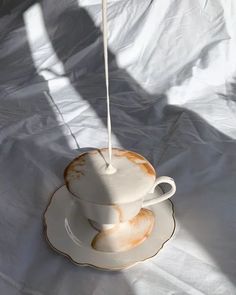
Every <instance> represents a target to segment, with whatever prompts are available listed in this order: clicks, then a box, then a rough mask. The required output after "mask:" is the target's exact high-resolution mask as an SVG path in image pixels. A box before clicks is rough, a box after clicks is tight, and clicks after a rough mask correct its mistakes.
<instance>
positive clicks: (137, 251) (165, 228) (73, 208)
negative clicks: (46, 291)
mask: <svg viewBox="0 0 236 295" xmlns="http://www.w3.org/2000/svg"><path fill="white" fill-rule="evenodd" d="M154 193H155V194H156V195H157V196H160V195H161V194H162V191H161V190H160V188H159V187H157V188H156V190H155V192H154ZM148 209H149V210H151V211H152V213H153V215H154V217H155V220H154V225H153V229H152V231H151V233H150V234H149V236H148V237H147V238H146V239H145V240H144V241H143V242H142V243H141V244H139V245H137V246H136V247H134V248H132V249H129V250H127V251H122V252H104V251H98V250H96V249H94V248H93V247H92V242H93V240H94V238H95V237H96V235H97V234H98V231H97V230H95V229H94V228H93V227H92V226H91V223H90V222H89V221H88V220H87V219H86V218H85V217H84V216H83V214H82V212H81V208H80V206H79V205H78V203H76V202H75V201H74V199H73V198H72V196H71V194H70V192H68V190H67V188H66V186H65V185H64V186H62V187H60V188H59V189H58V190H57V191H56V192H55V193H54V194H53V196H52V198H51V200H50V202H49V204H48V207H47V209H46V211H45V214H44V225H45V233H46V238H47V240H48V242H49V244H50V246H51V247H52V248H53V249H54V250H55V251H57V252H59V253H61V254H63V255H65V256H66V257H68V258H70V259H71V261H72V262H74V263H76V264H78V265H88V266H92V267H96V268H100V269H104V270H121V269H124V268H128V267H130V266H132V265H134V264H136V263H137V262H140V261H143V260H146V259H148V258H151V257H153V256H155V255H156V254H157V253H158V252H159V250H160V249H161V248H162V247H163V245H164V244H165V242H166V241H168V240H169V239H170V237H171V236H172V235H173V233H174V229H175V220H174V211H173V204H172V202H171V201H169V200H167V201H164V202H162V203H159V204H155V205H152V206H149V207H148Z"/></svg>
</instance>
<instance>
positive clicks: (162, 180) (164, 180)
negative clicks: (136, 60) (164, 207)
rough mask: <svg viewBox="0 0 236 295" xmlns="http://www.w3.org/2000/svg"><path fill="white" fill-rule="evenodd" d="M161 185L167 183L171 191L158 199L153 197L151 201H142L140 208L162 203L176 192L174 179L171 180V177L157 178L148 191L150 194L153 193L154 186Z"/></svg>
mask: <svg viewBox="0 0 236 295" xmlns="http://www.w3.org/2000/svg"><path fill="white" fill-rule="evenodd" d="M161 183H169V184H170V185H171V189H170V190H169V191H168V192H167V193H165V194H163V195H161V196H160V197H154V198H153V199H151V200H147V201H144V202H143V206H142V207H146V206H150V205H154V204H156V203H160V202H163V201H165V200H167V199H169V198H170V197H172V196H173V195H174V193H175V192H176V185H175V182H174V179H172V178H171V177H168V176H160V177H158V178H157V179H156V181H155V183H154V185H153V187H152V189H151V191H150V194H152V193H154V191H155V188H156V186H157V185H159V184H161Z"/></svg>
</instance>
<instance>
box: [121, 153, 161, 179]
mask: <svg viewBox="0 0 236 295" xmlns="http://www.w3.org/2000/svg"><path fill="white" fill-rule="evenodd" d="M116 155H117V156H118V157H122V156H124V157H126V158H127V159H128V160H130V161H131V162H133V163H135V164H137V165H139V166H140V168H141V169H142V170H143V171H144V172H146V173H148V174H149V175H152V176H156V171H155V169H154V168H153V167H152V165H151V164H150V163H149V162H148V161H147V160H146V159H145V158H144V157H143V156H141V155H139V154H137V153H135V152H132V151H121V150H119V151H118V152H117V154H116ZM140 160H141V161H143V162H144V163H139V161H140Z"/></svg>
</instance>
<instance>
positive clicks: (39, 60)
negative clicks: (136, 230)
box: [0, 0, 236, 295]
mask: <svg viewBox="0 0 236 295" xmlns="http://www.w3.org/2000/svg"><path fill="white" fill-rule="evenodd" d="M2 2H3V4H2V6H1V7H0V205H1V206H0V232H1V234H0V293H1V294H6V295H16V294H21V295H23V294H27V295H28V294H29V295H49V294H50V295H54V294H55V295H56V294H57V295H65V294H70V295H75V294H76V295H77V294H84V295H86V294H89V295H92V294H95V295H100V294H113V295H116V294H117V295H118V294H137V295H144V294H145V295H146V294H163V295H167V294H214V295H218V294H227V295H228V294H236V258H235V249H236V234H235V233H236V215H235V209H236V196H235V179H236V153H235V151H236V80H235V76H236V41H235V40H236V38H235V37H236V19H235V15H236V5H235V1H233V0H228V1H223V0H221V1H220V0H208V1H207V0H196V1H190V0H181V1H180V0H172V1H168V0H167V1H166V0H139V1H138V0H133V1H131V0H129V1H122V0H110V1H108V2H109V5H108V19H109V70H110V95H111V115H112V140H113V145H114V146H116V147H122V148H125V149H130V150H134V151H136V152H139V153H141V154H142V155H144V156H145V157H146V158H147V159H148V160H149V161H150V162H151V163H152V164H153V165H154V167H155V168H156V169H157V171H158V174H159V175H169V176H171V177H173V178H174V179H175V180H176V185H177V192H176V195H175V196H174V197H173V202H174V207H175V218H176V230H175V234H174V236H173V237H172V239H171V240H170V241H169V242H168V243H167V244H165V246H164V248H163V249H162V250H161V251H160V252H159V253H158V255H156V256H155V257H154V258H152V259H151V260H148V261H146V262H143V263H140V264H137V265H136V266H134V267H133V268H131V269H128V270H124V271H120V272H103V271H98V270H95V269H91V268H88V267H78V266H75V265H73V264H72V263H71V262H70V261H69V260H67V259H66V258H65V257H62V256H60V255H59V254H57V253H54V252H53V251H52V250H51V249H50V248H49V246H48V244H47V243H46V241H45V237H44V233H43V226H42V216H43V213H44V210H45V208H46V206H47V204H48V201H49V199H50V196H51V194H52V193H53V192H54V191H55V189H56V188H58V187H59V186H60V185H62V184H63V170H64V168H65V166H66V165H67V164H68V163H69V162H70V160H71V159H72V158H73V157H75V156H76V155H78V154H79V153H80V152H81V151H83V150H84V148H87V147H104V146H106V145H107V130H106V97H105V80H104V65H103V48H102V33H101V3H100V1H98V0H80V1H74V0H68V1H63V0H57V1H56V0H51V1H44V0H43V1H38V2H36V1H21V3H20V1H2Z"/></svg>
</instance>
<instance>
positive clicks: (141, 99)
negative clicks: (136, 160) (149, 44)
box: [9, 1, 234, 294]
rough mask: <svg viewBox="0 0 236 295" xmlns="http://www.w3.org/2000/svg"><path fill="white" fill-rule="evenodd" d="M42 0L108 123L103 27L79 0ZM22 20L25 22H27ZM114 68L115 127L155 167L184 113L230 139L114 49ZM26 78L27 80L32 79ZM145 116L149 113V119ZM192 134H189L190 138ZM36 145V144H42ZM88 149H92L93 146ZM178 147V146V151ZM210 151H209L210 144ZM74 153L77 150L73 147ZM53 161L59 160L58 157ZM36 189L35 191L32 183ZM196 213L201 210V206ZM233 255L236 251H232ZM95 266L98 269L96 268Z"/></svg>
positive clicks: (61, 47) (74, 75) (65, 53)
mask: <svg viewBox="0 0 236 295" xmlns="http://www.w3.org/2000/svg"><path fill="white" fill-rule="evenodd" d="M28 3H30V4H33V3H36V1H29V2H28ZM39 3H40V5H41V8H42V12H43V17H44V22H45V26H46V28H47V31H48V35H49V37H50V42H51V44H52V46H53V48H54V50H55V52H56V54H57V56H58V57H59V59H60V61H62V62H63V65H64V70H65V73H66V76H67V77H68V78H69V79H70V81H71V84H72V85H73V87H74V88H75V89H76V90H77V92H78V95H79V96H80V97H81V98H83V99H84V100H86V101H88V102H89V104H90V105H91V106H92V107H93V109H94V110H95V112H96V114H97V116H98V117H99V118H100V119H102V121H103V122H104V125H106V105H105V102H106V100H105V86H104V85H105V80H104V66H103V48H102V38H101V32H100V30H99V28H97V27H96V26H95V25H94V22H93V20H92V19H91V17H90V16H89V14H88V12H87V11H86V10H85V9H83V8H80V7H78V5H77V3H75V2H74V1H67V2H66V3H63V5H62V7H61V9H58V10H57V11H54V5H58V4H57V3H56V2H55V1H49V2H46V1H42V2H39ZM26 8H27V7H26ZM26 8H25V9H26ZM9 9H10V8H9ZM150 9H151V6H150ZM22 13H24V11H22ZM20 25H21V26H23V24H22V23H21V24H20ZM25 38H26V34H25ZM26 44H27V43H26ZM85 48H86V50H87V49H88V48H89V50H88V51H87V54H84V55H81V56H80V58H78V61H77V63H76V64H72V63H71V62H70V58H71V57H72V56H73V55H76V54H78V53H79V52H82V51H83V50H84V49H85ZM22 50H23V51H24V54H25V55H26V56H27V57H28V58H29V59H30V56H31V53H30V50H29V48H27V46H25V47H24V48H23V49H22ZM28 64H29V63H28ZM109 70H110V84H111V86H110V92H111V114H112V128H113V129H112V132H113V134H115V136H116V137H117V138H118V140H119V142H120V144H121V145H122V147H123V148H125V149H129V150H135V151H137V152H139V153H141V154H143V155H144V156H145V157H147V158H148V159H149V160H150V162H151V163H153V165H154V166H155V168H156V166H157V164H158V163H159V165H160V166H164V161H167V160H168V153H169V151H170V149H171V150H172V151H173V146H170V148H169V144H172V145H174V144H176V142H178V139H176V138H175V134H176V131H179V130H181V128H182V126H181V123H182V119H183V117H185V118H186V117H188V118H189V119H190V120H191V121H192V122H194V126H195V127H196V129H197V128H205V129H206V130H209V132H211V133H214V134H217V138H218V140H219V139H222V140H226V139H227V140H230V138H228V137H227V136H226V135H224V134H222V133H220V132H219V131H218V130H216V129H215V128H214V127H212V126H210V125H209V124H208V123H207V122H206V121H204V120H203V119H202V118H201V117H200V116H198V115H197V114H195V113H194V112H192V111H189V110H186V109H184V108H181V107H176V106H169V105H167V99H166V96H165V95H160V94H156V95H150V94H149V93H147V92H146V91H145V90H144V89H143V88H142V87H141V86H140V85H139V84H138V83H137V82H136V81H135V80H134V79H133V78H132V77H131V76H130V75H129V74H128V73H127V72H126V71H125V70H123V69H120V68H119V67H118V65H117V63H116V59H115V55H114V54H113V53H112V52H111V51H110V50H109ZM27 71H29V72H32V71H33V72H35V68H34V66H33V61H31V64H30V68H29V69H28V70H27ZM23 82H24V83H27V79H26V81H23ZM44 82H45V88H47V86H46V85H47V82H46V81H44ZM121 91H122V92H121ZM42 99H44V108H47V109H48V110H47V111H48V113H47V115H48V116H51V117H52V118H55V115H54V113H53V111H52V110H51V111H50V105H49V104H48V101H47V100H46V99H45V97H44V98H42ZM28 103H29V104H30V105H31V104H32V105H33V101H30V99H29V101H27V104H28ZM31 111H33V112H34V111H35V105H34V107H32V110H31ZM121 118H122V119H121ZM144 118H146V119H145V120H144ZM55 120H56V119H55ZM157 126H159V128H157ZM42 131H43V130H42ZM204 136H205V138H204V139H205V140H206V142H208V141H209V137H208V134H207V133H206V134H205V135H204ZM187 140H190V139H189V138H187ZM60 144H61V146H63V145H64V146H65V150H69V147H68V144H67V141H66V140H65V139H64V140H62V141H60ZM190 144H191V140H190ZM66 147H67V148H66ZM35 148H36V149H37V147H35ZM85 150H86V151H87V150H88V149H85ZM154 150H155V152H154ZM83 151H84V150H82V149H80V150H79V151H77V153H80V152H83ZM49 152H51V151H49ZM178 152H179V151H178V148H177V149H176V154H177V153H178ZM202 152H203V153H205V152H206V151H205V149H203V150H202ZM208 152H209V153H210V151H209V150H208ZM28 153H29V151H28ZM72 154H75V153H74V151H73V153H72ZM25 156H26V157H28V156H29V154H26V155H25ZM34 156H36V157H37V155H35V153H34V155H33V154H31V155H30V157H31V158H32V157H34ZM59 156H60V154H59V155H58V158H57V161H59ZM23 157H24V156H23ZM46 158H47V156H45V159H46ZM23 160H24V158H22V161H23ZM19 161H21V160H19ZM68 161H69V159H68V158H64V160H63V161H61V164H59V166H57V169H56V168H55V173H56V175H59V174H62V171H63V168H64V167H65V164H66V163H68ZM51 164H52V165H54V164H53V161H52V162H51ZM177 165H180V163H177ZM181 165H182V164H181ZM199 165H200V166H201V168H204V167H205V165H207V164H206V163H204V161H202V162H201V163H200V164H199ZM58 167H60V168H61V170H60V171H59V170H58ZM13 169H15V166H12V167H10V168H9V173H10V171H11V170H13ZM181 169H183V168H181ZM171 176H173V178H175V179H176V181H177V187H178V180H179V179H180V178H181V176H180V175H179V171H178V169H176V168H174V167H172V175H171ZM32 183H34V184H35V187H38V185H39V183H38V179H37V183H36V180H33V179H32ZM182 183H183V182H182ZM15 185H16V187H20V182H19V183H17V184H16V183H15ZM42 186H46V187H47V184H46V183H45V180H44V182H43V183H42ZM32 191H34V189H33V188H32ZM178 191H179V192H181V191H182V188H181V187H178ZM177 198H178V199H179V200H180V201H181V195H180V193H179V194H178V193H177ZM177 198H176V199H177ZM195 213H196V214H197V212H195ZM215 218H216V219H217V218H218V216H215ZM182 222H183V224H182V225H181V226H183V227H184V228H186V229H187V230H188V231H189V232H191V234H192V235H194V236H195V237H196V239H197V240H198V242H199V243H200V244H201V245H202V246H203V247H205V248H206V251H207V248H208V246H209V243H210V244H211V245H210V246H211V248H212V247H214V245H212V243H213V241H210V240H209V241H208V244H206V243H205V241H204V240H203V239H202V236H201V231H199V230H196V229H197V227H196V225H195V224H193V223H190V224H188V223H185V222H184V219H183V220H182ZM207 228H208V220H207V219H206V220H205V230H207ZM208 230H209V232H210V231H211V227H210V226H209V228H208ZM221 230H222V229H221V228H218V229H217V231H219V233H220V231H221ZM211 255H212V256H213V258H214V259H215V261H216V263H217V264H218V265H219V267H221V269H222V272H224V273H225V274H226V275H227V276H228V277H229V278H232V282H234V274H232V273H231V272H230V271H229V270H228V268H227V265H226V264H225V262H224V261H223V260H222V258H221V256H220V255H217V251H215V252H214V253H211ZM231 255H232V256H233V255H234V253H231ZM68 267H69V266H68ZM91 272H94V271H92V270H91ZM112 276H113V275H112ZM123 280H124V279H123ZM127 284H128V283H127ZM130 292H131V294H132V288H130Z"/></svg>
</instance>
